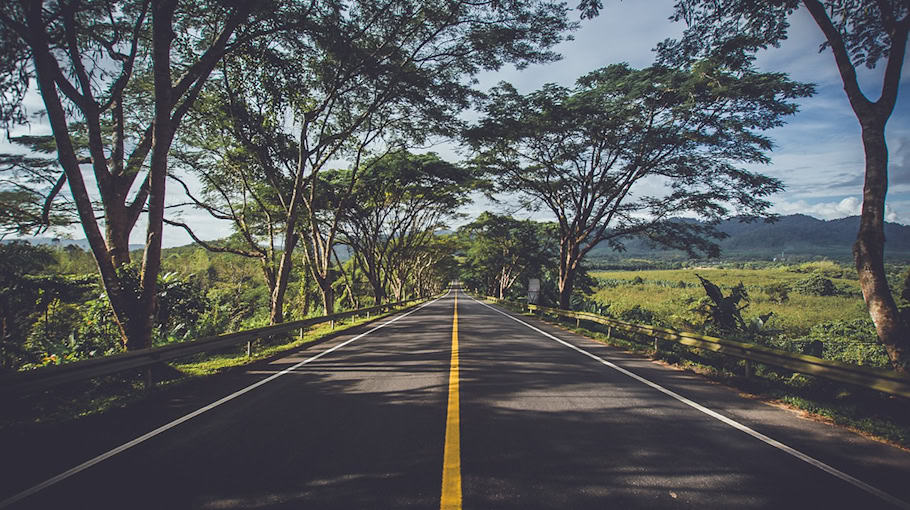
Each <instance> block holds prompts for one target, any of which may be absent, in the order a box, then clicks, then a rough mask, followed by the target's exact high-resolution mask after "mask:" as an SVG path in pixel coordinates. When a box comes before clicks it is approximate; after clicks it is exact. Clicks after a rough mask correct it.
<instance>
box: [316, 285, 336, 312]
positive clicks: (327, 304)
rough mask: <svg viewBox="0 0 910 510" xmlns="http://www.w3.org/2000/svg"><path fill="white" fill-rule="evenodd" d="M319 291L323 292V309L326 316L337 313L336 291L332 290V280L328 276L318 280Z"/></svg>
mask: <svg viewBox="0 0 910 510" xmlns="http://www.w3.org/2000/svg"><path fill="white" fill-rule="evenodd" d="M318 282H319V289H320V290H321V291H322V309H323V311H324V312H325V315H332V314H333V313H335V289H333V288H332V282H331V278H328V277H327V276H326V277H324V278H320V279H318Z"/></svg>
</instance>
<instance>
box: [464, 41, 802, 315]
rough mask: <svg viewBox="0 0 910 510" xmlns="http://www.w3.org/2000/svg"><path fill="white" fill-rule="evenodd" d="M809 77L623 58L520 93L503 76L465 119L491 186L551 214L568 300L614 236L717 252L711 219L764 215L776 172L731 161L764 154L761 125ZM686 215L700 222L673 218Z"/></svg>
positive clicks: (786, 110)
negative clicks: (476, 117) (480, 112)
mask: <svg viewBox="0 0 910 510" xmlns="http://www.w3.org/2000/svg"><path fill="white" fill-rule="evenodd" d="M811 93H812V87H811V86H810V85H805V84H800V83H795V82H793V81H790V80H788V79H787V78H786V77H785V76H783V75H780V74H768V73H758V72H755V71H752V70H737V69H732V68H730V67H729V66H727V65H726V64H725V62H723V61H718V60H711V59H709V60H703V61H700V62H698V63H696V64H694V65H692V66H691V67H690V68H688V69H683V70H681V69H676V68H672V67H668V66H662V65H655V66H652V67H649V68H646V69H641V70H636V69H632V68H630V67H629V66H627V65H624V64H619V65H613V66H609V67H605V68H602V69H598V70H596V71H593V72H591V73H589V74H587V75H585V76H582V77H581V78H579V79H578V81H577V83H576V85H575V87H572V88H567V87H561V86H557V85H553V84H548V85H545V86H544V87H543V88H542V89H540V90H538V91H535V92H532V93H530V94H527V95H522V94H519V93H518V92H517V91H516V90H515V89H514V88H513V87H512V86H511V85H509V84H505V83H504V84H501V85H500V86H498V87H497V88H495V89H494V90H493V91H492V93H491V98H490V101H489V103H488V104H487V105H486V107H485V111H484V113H485V116H484V117H483V119H481V120H480V122H478V124H477V125H476V126H474V127H473V128H471V129H469V130H467V131H466V138H467V139H468V141H469V142H470V143H471V144H472V145H473V147H474V148H475V149H476V151H477V153H478V157H477V159H476V160H475V162H476V164H478V165H480V166H482V167H484V168H487V169H489V170H490V171H492V172H493V173H494V174H495V175H496V177H497V182H498V190H500V191H508V192H520V193H522V194H523V195H524V196H525V198H526V201H525V203H526V205H528V206H529V207H542V208H545V209H546V210H548V211H549V212H550V213H551V214H553V215H554V216H555V218H556V220H557V225H558V229H559V237H560V260H559V267H560V282H559V287H560V296H561V297H560V305H561V306H563V307H567V306H568V305H569V299H570V296H571V292H572V286H573V281H574V277H575V274H576V271H577V268H578V265H579V264H580V262H581V260H582V258H583V257H584V256H585V254H587V253H588V252H589V251H590V250H591V249H593V248H594V247H595V246H596V245H597V244H598V243H600V242H602V241H608V242H610V243H611V245H613V246H614V247H616V248H617V249H621V247H622V239H623V238H624V237H627V236H630V235H639V236H646V237H648V238H649V239H651V240H653V241H655V242H658V243H660V244H663V245H666V246H670V247H675V248H679V249H684V250H686V251H688V252H690V253H694V252H697V251H701V252H704V253H708V254H716V252H717V247H716V245H715V244H714V243H712V242H710V238H711V237H715V238H716V237H718V236H719V235H720V234H719V233H718V232H716V231H714V230H713V228H711V226H710V224H712V223H716V222H718V221H720V220H721V219H723V218H725V217H727V216H729V215H730V214H731V212H735V213H737V214H739V215H744V216H746V217H752V218H755V217H762V216H768V215H769V213H768V208H769V206H770V203H769V202H768V201H767V199H766V197H767V196H768V195H769V194H771V193H773V192H775V191H778V190H780V189H781V183H780V182H779V181H778V180H776V179H773V178H769V177H767V176H764V175H761V174H759V173H755V172H750V171H747V170H744V169H742V168H740V167H738V166H737V164H742V163H753V164H754V163H767V162H768V157H767V155H766V152H767V151H769V150H770V149H771V148H772V142H771V140H770V139H768V138H767V137H765V136H763V135H762V134H761V131H763V130H766V129H769V128H772V127H775V126H778V125H780V124H781V123H782V122H783V118H784V117H786V116H787V115H791V114H793V113H794V112H796V109H797V107H796V105H795V103H794V102H793V101H792V100H793V99H795V98H797V97H803V96H806V95H808V94H811ZM682 214H688V215H694V216H697V217H699V218H701V219H703V220H706V221H707V222H708V225H707V226H704V225H699V224H695V223H691V222H680V221H677V220H676V219H677V218H678V217H679V216H680V215H682Z"/></svg>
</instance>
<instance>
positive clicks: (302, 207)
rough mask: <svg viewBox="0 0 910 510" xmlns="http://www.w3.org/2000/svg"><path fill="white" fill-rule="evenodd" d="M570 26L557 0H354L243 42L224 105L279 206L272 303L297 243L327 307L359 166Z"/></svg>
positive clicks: (534, 57)
mask: <svg viewBox="0 0 910 510" xmlns="http://www.w3.org/2000/svg"><path fill="white" fill-rule="evenodd" d="M573 26H574V25H571V24H569V23H568V22H567V20H566V8H565V6H564V5H562V4H557V3H554V2H551V1H534V2H518V1H507V2H493V3H479V4H478V3H466V2H461V1H451V0H449V1H443V2H425V1H416V0H394V1H390V2H384V3H382V4H377V3H376V2H372V1H366V0H364V1H354V2H350V3H347V4H345V8H344V9H341V8H339V9H335V10H332V11H329V12H328V13H327V14H326V15H325V16H322V17H320V18H319V22H318V23H315V22H314V23H312V24H310V25H308V26H307V27H306V30H304V31H300V32H297V33H293V34H291V33H288V34H284V35H283V36H281V37H273V38H272V39H270V40H268V41H260V42H259V43H257V44H256V45H251V46H250V48H248V49H247V50H246V51H244V54H243V59H244V60H243V61H236V62H232V63H231V65H238V66H242V68H243V69H244V70H245V71H246V73H245V74H249V73H250V71H252V74H253V75H255V76H258V77H261V78H262V81H261V84H260V85H257V86H256V87H254V90H253V91H252V93H251V94H247V92H248V91H246V90H244V88H243V87H238V86H235V87H232V91H233V92H232V93H231V94H230V95H229V97H227V98H226V99H228V101H226V103H228V104H229V108H232V110H231V111H232V112H233V113H232V117H231V122H232V123H233V124H234V126H235V127H234V128H232V135H233V136H235V137H236V138H237V141H238V146H240V147H242V148H243V150H244V151H245V152H246V153H247V154H248V155H249V161H251V162H253V163H255V164H256V165H258V166H259V168H260V170H261V171H263V172H266V177H267V179H265V181H264V184H265V185H266V186H267V187H269V188H270V189H272V192H271V193H272V196H273V197H275V198H276V199H277V200H278V201H279V203H280V208H279V210H280V211H281V215H280V217H275V218H273V220H274V222H275V223H274V224H275V225H276V231H280V232H281V233H282V235H283V242H282V243H280V244H281V246H283V250H284V252H283V254H282V257H281V262H280V264H279V268H278V269H277V271H276V275H277V276H276V282H277V283H276V285H275V296H274V298H273V302H275V303H278V302H280V301H281V300H282V299H283V298H282V296H281V295H282V294H283V292H284V286H283V285H282V282H285V281H286V280H287V275H288V273H289V271H290V267H291V258H290V253H291V251H292V250H293V249H294V247H295V246H297V245H298V242H299V244H300V245H301V247H302V248H303V251H304V256H305V258H306V267H308V268H309V269H310V272H311V276H312V277H313V279H314V280H316V283H317V284H318V285H319V287H320V289H321V291H322V294H323V305H324V309H325V312H326V313H332V311H333V307H334V296H333V288H332V284H333V282H334V278H333V275H334V272H333V269H334V267H335V261H334V260H333V259H334V258H335V256H334V247H335V245H336V243H337V241H338V235H339V227H340V222H341V220H342V218H343V216H344V212H345V209H346V208H347V207H348V206H349V204H350V203H351V202H350V200H347V199H346V198H347V197H348V196H349V195H350V194H351V193H352V190H353V189H354V187H355V186H356V183H357V180H358V179H359V172H360V170H361V169H362V168H363V166H364V165H363V163H364V162H365V161H367V160H370V161H373V160H376V158H375V156H377V155H381V154H384V153H391V152H394V151H396V150H399V149H401V148H403V147H405V146H407V145H409V144H420V143H423V142H425V141H426V140H427V139H428V138H429V137H430V136H432V135H434V134H439V133H450V132H452V131H453V128H452V126H456V125H457V124H458V120H457V114H458V113H459V112H460V111H462V110H463V109H464V108H466V107H467V105H468V104H469V102H470V99H471V98H472V97H474V96H475V95H476V93H475V92H474V90H473V89H472V87H471V83H470V78H469V77H470V76H472V75H474V74H476V73H478V72H479V71H480V70H483V69H495V68H497V67H499V66H501V65H502V64H504V63H506V62H512V63H516V64H517V65H519V66H521V65H527V64H528V63H532V62H544V61H549V60H552V59H554V58H555V57H556V56H555V55H554V54H553V53H551V52H550V51H549V50H548V48H549V47H551V46H552V45H553V44H556V43H557V42H559V41H560V40H562V33H563V32H564V31H565V30H567V29H569V28H572V27H573ZM237 62H239V63H237ZM224 75H225V76H226V77H229V76H230V72H229V71H227V72H225V73H224ZM225 83H229V80H227V79H226V80H225ZM253 98H261V99H262V100H260V101H255V100H251V99H253ZM237 105H240V106H241V108H240V109H239V110H237V109H235V108H236V106H237ZM257 105H265V106H267V107H268V109H269V110H270V111H267V112H265V113H266V114H267V115H265V116H262V115H240V114H238V113H240V112H243V111H250V112H252V113H254V114H255V113H256V107H257ZM250 107H252V108H250ZM288 119H291V120H290V121H288ZM238 126H239V127H238ZM288 138H290V139H291V140H292V141H293V142H292V143H293V145H292V146H293V147H294V149H295V151H294V154H295V156H296V157H295V159H294V160H293V161H288V160H287V157H286V156H281V155H278V154H275V153H274V151H275V150H276V148H277V147H279V146H280V144H272V143H271V142H277V141H279V140H281V139H288ZM339 161H343V162H345V163H347V169H348V170H350V172H348V173H347V174H346V175H347V176H348V180H347V181H346V182H344V183H336V184H337V185H338V186H340V187H339V192H338V197H339V199H338V200H335V201H333V202H331V204H330V205H329V202H327V201H326V200H324V197H323V195H328V194H331V193H333V192H332V191H331V190H326V189H323V188H321V187H320V186H322V185H325V184H326V183H328V181H327V180H321V179H320V178H319V174H320V173H321V172H322V171H324V170H327V165H328V164H329V163H330V162H331V163H332V164H333V165H334V164H337V162H339ZM196 202H197V203H199V205H200V206H201V207H203V208H205V206H204V205H203V204H202V203H201V202H202V201H196ZM248 242H249V241H248ZM253 251H255V250H253ZM274 309H275V310H277V309H278V307H277V306H276V307H275V308H274ZM276 313H277V312H276ZM275 320H280V319H278V316H277V315H276V316H275Z"/></svg>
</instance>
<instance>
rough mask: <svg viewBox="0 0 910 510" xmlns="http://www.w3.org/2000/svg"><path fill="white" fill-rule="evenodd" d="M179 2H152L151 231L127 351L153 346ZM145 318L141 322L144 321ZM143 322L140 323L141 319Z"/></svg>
mask: <svg viewBox="0 0 910 510" xmlns="http://www.w3.org/2000/svg"><path fill="white" fill-rule="evenodd" d="M176 7H177V2H176V0H170V1H159V2H153V3H152V59H153V64H152V65H153V74H154V77H153V81H154V86H155V120H154V121H153V123H154V124H153V135H152V159H151V164H150V166H149V175H150V176H151V178H150V179H149V184H150V187H149V198H148V209H149V212H148V230H147V231H146V238H145V254H144V256H143V260H142V274H141V276H140V280H139V288H140V290H139V303H137V306H136V309H135V310H134V313H136V314H137V315H138V317H135V318H134V319H133V320H131V321H130V322H132V323H133V324H136V325H137V327H136V328H135V329H133V330H132V332H131V334H129V335H128V337H127V341H126V349H127V350H128V351H133V350H136V349H143V348H145V347H148V346H149V345H151V338H152V329H153V328H154V327H155V313H156V308H157V302H158V299H157V298H158V273H159V271H160V270H161V236H162V233H163V231H164V199H165V184H166V181H167V153H168V151H169V150H170V148H171V142H172V141H173V139H174V125H173V122H172V120H171V110H172V108H173V106H172V105H173V99H172V96H173V86H172V83H171V40H172V39H173V37H174V32H173V29H172V27H173V20H174V9H175V8H176ZM140 318H141V319H140ZM137 319H139V320H137Z"/></svg>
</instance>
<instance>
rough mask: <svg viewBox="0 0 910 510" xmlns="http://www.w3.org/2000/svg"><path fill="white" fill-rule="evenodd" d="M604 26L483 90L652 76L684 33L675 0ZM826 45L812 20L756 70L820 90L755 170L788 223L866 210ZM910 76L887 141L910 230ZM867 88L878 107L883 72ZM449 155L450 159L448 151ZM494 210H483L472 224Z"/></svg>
mask: <svg viewBox="0 0 910 510" xmlns="http://www.w3.org/2000/svg"><path fill="white" fill-rule="evenodd" d="M605 3H606V9H604V11H603V12H602V13H601V15H600V17H598V18H596V19H594V20H588V21H583V22H582V27H581V28H580V29H579V30H578V31H577V32H576V33H575V40H574V41H569V42H566V43H564V44H563V45H561V46H560V47H559V51H560V53H562V54H563V57H564V58H563V59H562V60H561V61H559V62H556V63H553V64H548V65H546V66H532V67H530V68H528V69H526V70H524V71H522V72H518V71H515V70H514V69H510V70H504V71H500V72H497V73H487V74H485V75H483V76H482V77H481V85H482V86H484V87H485V88H486V87H489V86H492V85H495V84H496V82H498V81H500V80H505V81H509V82H511V83H512V84H514V85H515V86H516V87H517V88H518V89H519V90H520V91H522V92H530V91H532V90H534V89H537V88H539V87H540V86H541V85H543V84H544V83H547V82H556V83H559V84H562V85H571V84H572V83H573V82H574V80H575V79H576V78H577V77H578V76H581V75H582V74H584V73H586V72H588V71H590V70H593V69H596V68H599V67H602V66H606V65H609V64H613V63H617V62H628V63H629V64H630V65H632V66H633V67H645V66H648V65H650V64H651V63H652V62H653V60H654V53H653V51H652V48H654V46H655V45H656V44H657V43H658V42H659V41H661V40H663V39H665V38H667V37H677V36H678V35H679V34H680V33H681V32H682V30H683V28H684V25H683V24H682V23H673V22H671V21H669V20H668V19H667V18H669V16H670V15H671V14H672V12H673V3H674V2H673V1H671V0H649V1H648V2H629V1H626V2H618V3H617V2H605ZM822 40H823V37H822V33H821V31H820V30H819V29H818V26H817V25H816V24H815V22H814V21H813V20H812V18H811V17H810V16H809V15H808V13H806V12H805V11H803V10H800V11H797V13H795V14H794V15H793V16H792V18H791V29H790V36H789V38H788V39H787V40H786V41H784V43H783V44H782V45H781V47H780V48H771V49H769V50H768V51H767V52H765V53H763V54H761V55H760V56H759V59H758V61H757V64H758V66H759V68H760V69H761V70H763V71H774V72H785V73H787V74H789V75H790V77H791V78H792V79H794V80H798V81H803V82H811V83H815V84H816V89H817V93H816V95H815V96H813V97H811V98H807V99H804V100H801V101H800V112H799V113H797V114H796V115H795V116H792V117H790V118H789V119H788V122H787V124H786V125H785V126H783V127H780V128H777V129H775V130H772V131H769V132H767V133H766V134H768V135H770V136H771V138H773V139H774V141H775V143H776V148H775V150H774V151H773V153H772V154H771V158H772V163H771V164H770V165H762V166H756V167H753V168H752V169H754V170H757V171H760V172H762V173H765V174H767V175H770V176H773V177H777V178H779V179H781V180H782V181H783V182H784V184H785V185H786V187H787V189H786V191H784V192H783V193H779V194H777V195H775V196H774V197H773V198H772V201H773V203H774V211H775V212H777V213H780V214H793V213H803V214H809V215H811V216H815V217H818V218H821V219H834V218H841V217H844V216H852V215H857V214H859V210H860V205H861V203H862V178H863V147H862V143H861V140H860V128H859V124H858V122H857V120H856V117H855V116H854V114H853V111H852V110H851V109H850V104H849V102H848V101H847V97H846V95H845V94H844V91H843V85H842V82H841V80H840V77H839V75H838V74H837V69H836V67H835V65H834V57H833V55H832V54H831V52H830V51H828V50H825V51H824V52H822V53H819V51H818V48H819V44H820V43H821V42H822ZM908 68H910V66H908V65H905V66H904V72H903V74H902V80H901V87H900V89H901V90H900V93H899V95H898V103H897V107H896V108H895V111H894V114H893V115H892V117H891V119H890V121H889V123H888V127H887V131H886V137H887V142H888V147H889V149H890V165H889V171H890V187H889V193H888V200H887V209H888V211H887V212H888V221H895V222H899V223H904V224H910V115H908V113H910V97H908V94H910V90H907V89H908V78H910V69H908ZM859 72H860V79H861V85H862V86H863V90H864V92H866V94H867V96H868V97H870V99H873V100H875V99H877V98H878V96H879V92H878V91H879V90H880V87H881V85H880V84H881V74H882V72H883V65H882V63H880V64H879V65H878V66H877V67H876V69H873V70H871V71H869V70H866V69H865V68H863V69H860V70H859ZM442 152H445V151H442ZM484 207H492V206H491V205H490V204H486V203H478V204H475V205H474V206H473V207H472V208H471V211H470V214H473V213H475V212H476V211H477V210H478V209H482V208H484Z"/></svg>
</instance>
